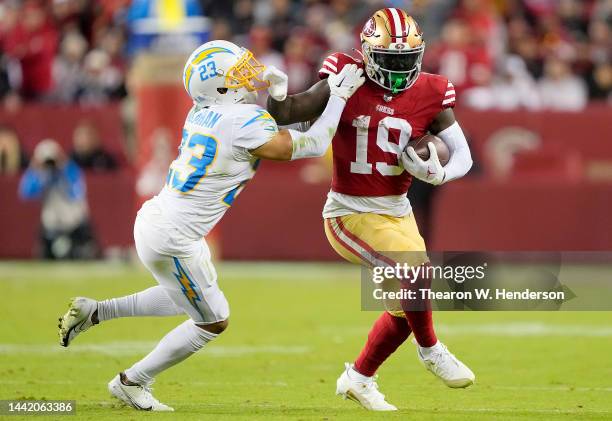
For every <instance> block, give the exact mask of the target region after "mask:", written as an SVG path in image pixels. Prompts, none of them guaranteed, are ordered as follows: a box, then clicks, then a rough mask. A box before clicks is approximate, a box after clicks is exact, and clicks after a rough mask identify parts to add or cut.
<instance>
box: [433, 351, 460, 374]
mask: <svg viewBox="0 0 612 421" xmlns="http://www.w3.org/2000/svg"><path fill="white" fill-rule="evenodd" d="M428 360H430V361H431V362H432V363H433V364H434V366H435V367H436V368H437V369H438V370H442V369H443V371H446V365H445V364H442V362H444V361H445V360H448V361H449V362H450V363H451V364H454V365H455V366H458V365H459V363H458V362H457V358H456V357H455V356H454V355H453V354H452V353H451V352H450V351H449V350H448V348H446V346H445V345H442V349H440V350H439V351H438V352H435V353H434V354H432V355H431V356H430V357H429V358H428Z"/></svg>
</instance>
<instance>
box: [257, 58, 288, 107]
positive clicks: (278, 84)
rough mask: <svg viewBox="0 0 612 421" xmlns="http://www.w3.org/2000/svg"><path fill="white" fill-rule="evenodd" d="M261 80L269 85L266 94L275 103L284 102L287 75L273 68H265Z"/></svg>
mask: <svg viewBox="0 0 612 421" xmlns="http://www.w3.org/2000/svg"><path fill="white" fill-rule="evenodd" d="M262 76H263V80H264V81H266V82H268V83H269V86H268V93H269V94H270V96H271V97H272V98H274V99H275V100H276V101H284V100H285V98H287V85H288V80H289V78H288V77H287V75H286V74H285V73H284V72H283V71H281V70H278V69H277V68H276V67H274V66H268V67H266V70H264V72H263V74H262Z"/></svg>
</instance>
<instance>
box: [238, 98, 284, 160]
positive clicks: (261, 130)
mask: <svg viewBox="0 0 612 421" xmlns="http://www.w3.org/2000/svg"><path fill="white" fill-rule="evenodd" d="M276 133H278V126H277V125H276V121H275V120H274V117H272V116H271V115H270V113H269V112H268V111H266V110H264V109H263V108H261V107H259V106H255V107H253V108H252V109H251V110H249V111H247V112H244V113H240V114H239V115H237V116H236V118H235V119H234V123H233V140H232V148H233V153H234V157H235V158H236V159H237V160H238V161H249V160H251V159H252V158H253V156H252V155H251V153H250V151H252V150H254V149H257V148H259V147H260V146H261V145H263V144H264V143H266V142H268V141H269V140H270V139H271V138H272V137H273V136H274V135H275V134H276Z"/></svg>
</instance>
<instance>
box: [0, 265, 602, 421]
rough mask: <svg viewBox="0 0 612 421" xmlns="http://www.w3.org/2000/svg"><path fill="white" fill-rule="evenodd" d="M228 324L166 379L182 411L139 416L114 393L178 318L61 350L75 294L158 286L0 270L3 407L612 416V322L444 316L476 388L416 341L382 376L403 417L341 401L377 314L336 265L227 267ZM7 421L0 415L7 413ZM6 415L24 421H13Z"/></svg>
mask: <svg viewBox="0 0 612 421" xmlns="http://www.w3.org/2000/svg"><path fill="white" fill-rule="evenodd" d="M218 272H219V278H220V284H221V287H222V288H223V290H224V292H225V294H226V296H227V297H228V300H229V302H230V306H231V310H232V315H231V318H230V320H231V322H230V327H229V329H228V330H227V331H226V333H224V334H223V335H222V336H221V337H220V338H219V339H218V340H217V341H215V342H213V343H212V344H211V345H210V346H208V347H207V348H205V349H204V350H202V351H201V352H200V353H199V354H198V355H195V356H194V357H192V358H190V359H189V360H187V361H186V362H184V363H182V364H180V365H178V366H176V367H174V368H172V369H170V370H169V371H168V372H166V373H163V374H162V375H161V376H159V378H158V379H157V383H156V384H155V394H156V396H157V397H158V398H159V399H160V400H161V401H162V402H165V403H168V404H169V405H171V406H173V407H174V408H175V410H176V412H174V413H169V414H152V413H138V412H135V411H133V410H131V409H127V408H124V407H121V406H120V405H119V404H117V403H115V402H114V401H112V400H111V398H110V396H109V394H108V392H107V390H106V383H107V382H108V381H109V380H110V379H111V378H112V377H113V376H114V375H115V374H116V373H117V372H118V371H120V370H122V369H124V368H126V367H128V366H130V365H131V364H132V363H133V362H134V361H136V360H137V359H139V358H140V357H141V356H142V355H144V354H145V353H147V352H148V351H149V350H150V349H151V348H152V347H153V346H154V344H155V343H156V341H157V340H158V339H159V338H161V337H162V336H163V335H164V334H165V333H166V332H167V331H169V330H170V329H171V328H173V327H174V326H175V325H177V324H178V323H179V322H180V321H181V320H182V319H181V318H180V317H174V318H148V319H145V318H139V319H136V318H134V319H123V320H115V321H111V322H107V323H105V324H103V325H101V326H98V327H95V328H94V329H92V330H91V331H89V332H87V333H85V334H83V335H82V336H80V337H79V338H78V339H77V340H76V341H75V342H74V343H73V344H72V346H71V347H70V348H69V349H63V348H61V347H60V346H59V345H58V341H57V334H56V324H57V317H58V316H59V315H61V314H62V313H63V312H64V311H65V308H66V305H67V303H68V299H69V298H70V297H72V296H75V295H86V296H90V297H93V298H98V299H102V298H107V297H112V296H119V295H124V294H128V293H131V292H134V291H138V290H141V289H144V288H146V287H148V286H150V285H153V282H154V281H153V279H152V278H151V277H150V276H149V274H148V273H147V272H145V271H144V270H141V269H138V268H135V267H134V266H130V265H123V264H108V263H96V264H55V265H54V264H42V263H0V296H1V297H2V300H3V302H2V304H1V305H0V323H1V325H0V326H1V328H0V399H74V400H76V401H77V417H76V419H79V420H86V419H96V420H97V419H119V418H121V419H141V418H145V417H146V418H155V419H175V420H191V419H198V420H202V419H211V420H213V419H214V420H218V419H248V420H253V419H265V420H269V419H302V420H306V419H318V420H335V419H351V420H355V419H418V420H427V419H436V420H440V419H466V420H480V419H484V420H490V419H507V420H515V419H542V420H551V419H564V420H574V419H612V313H603V312H556V313H543V312H531V313H529V312H522V313H518V312H514V313H507V312H497V313H494V312H488V313H484V312H481V313H450V312H446V313H443V312H438V313H436V314H435V319H436V322H437V331H438V336H439V337H440V338H441V339H442V340H443V341H444V342H445V343H446V344H447V345H448V346H449V348H450V349H451V350H452V351H453V352H454V353H455V354H456V355H457V356H458V357H459V358H461V359H462V360H463V361H465V362H466V363H467V364H468V365H470V367H471V368H472V369H473V370H474V372H475V373H476V376H477V383H476V385H474V386H473V387H471V388H469V389H466V390H451V389H447V388H446V387H445V386H444V385H443V384H442V383H441V382H439V381H438V380H437V379H435V378H434V377H433V376H432V375H431V374H430V373H429V372H427V371H425V369H424V368H422V367H421V365H420V363H419V362H418V360H417V358H416V355H415V350H414V346H413V345H412V343H406V344H405V345H404V346H403V347H402V348H400V350H399V351H398V352H397V353H396V354H395V355H393V356H392V357H391V358H390V360H389V361H388V362H387V363H386V364H385V365H384V366H383V368H382V369H381V370H380V372H379V375H380V378H379V385H380V388H381V390H382V391H383V393H385V394H386V395H387V398H388V400H389V401H390V402H391V403H394V404H395V405H397V406H398V407H399V408H400V411H398V412H397V413H393V414H389V413H385V414H372V413H369V412H366V411H364V410H362V409H361V408H360V407H358V406H357V405H355V404H354V403H353V402H350V401H343V400H341V399H340V398H338V397H336V396H335V395H334V391H335V381H336V378H337V377H338V375H339V374H340V372H341V371H342V369H343V363H344V361H351V360H353V359H354V358H355V356H356V355H357V353H358V352H359V350H360V348H361V346H362V344H363V341H364V338H365V335H366V334H367V332H368V329H369V327H370V324H371V322H372V321H373V320H374V319H375V318H376V317H377V313H373V312H362V311H360V308H359V269H358V268H356V267H352V266H347V265H330V264H307V265H306V264H293V265H288V264H276V263H269V264H220V265H219V266H218ZM0 418H1V417H0ZM8 419H12V420H15V419H19V417H14V416H11V417H10V418H8Z"/></svg>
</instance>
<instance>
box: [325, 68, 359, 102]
mask: <svg viewBox="0 0 612 421" xmlns="http://www.w3.org/2000/svg"><path fill="white" fill-rule="evenodd" d="M364 82H365V78H364V77H363V69H361V68H359V67H357V65H356V64H347V65H346V66H344V67H343V68H342V70H340V72H338V74H335V75H334V74H331V75H329V77H328V78H327V83H328V84H329V90H330V94H331V95H335V96H338V97H340V98H342V99H343V100H345V101H346V100H347V99H349V98H350V97H351V96H352V95H353V94H354V93H355V92H356V91H357V89H359V87H360V86H361V85H363V83H364Z"/></svg>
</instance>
